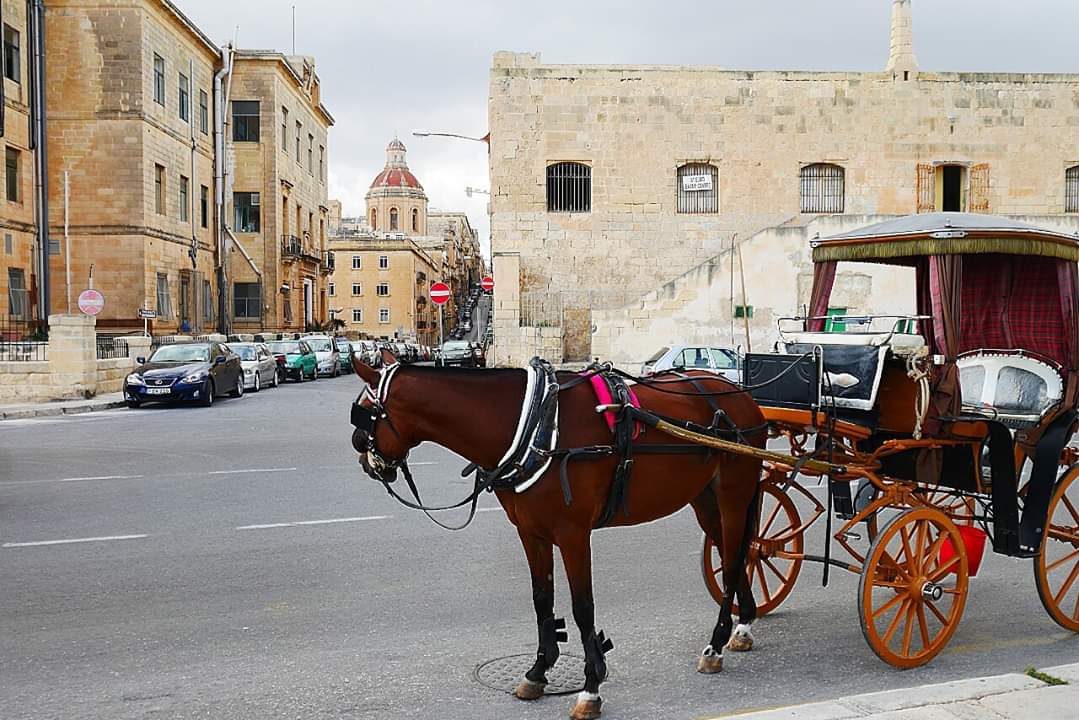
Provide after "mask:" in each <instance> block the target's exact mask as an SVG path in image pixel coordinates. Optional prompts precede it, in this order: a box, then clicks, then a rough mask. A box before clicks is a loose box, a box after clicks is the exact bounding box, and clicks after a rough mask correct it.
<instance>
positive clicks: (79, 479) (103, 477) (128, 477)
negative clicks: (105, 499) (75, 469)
mask: <svg viewBox="0 0 1079 720" xmlns="http://www.w3.org/2000/svg"><path fill="white" fill-rule="evenodd" d="M141 477H146V476H145V475H94V476H92V477H69V478H60V479H59V480H57V481H56V482H82V481H83V480H137V479H138V478H141Z"/></svg>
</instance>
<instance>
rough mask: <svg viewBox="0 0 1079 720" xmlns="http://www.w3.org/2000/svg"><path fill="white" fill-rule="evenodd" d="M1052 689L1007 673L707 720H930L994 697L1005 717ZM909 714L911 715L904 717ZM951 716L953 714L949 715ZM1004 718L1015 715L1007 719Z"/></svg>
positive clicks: (1065, 673)
mask: <svg viewBox="0 0 1079 720" xmlns="http://www.w3.org/2000/svg"><path fill="white" fill-rule="evenodd" d="M1044 672H1045V673H1047V674H1049V675H1051V676H1054V677H1058V678H1061V679H1063V680H1065V681H1069V682H1071V683H1076V682H1079V664H1075V665H1062V666H1058V667H1053V668H1045V669H1044ZM1071 687H1072V688H1074V687H1075V686H1074V685H1072V686H1071ZM1049 690H1053V691H1054V692H1060V691H1062V690H1063V688H1060V687H1057V688H1052V687H1051V686H1049V685H1047V684H1045V683H1043V682H1042V681H1041V680H1037V679H1035V678H1032V677H1029V676H1028V675H1025V674H1021V673H1008V674H1006V675H994V676H990V677H982V678H971V679H968V680H955V681H951V682H944V683H937V684H932V685H921V686H918V687H915V688H904V689H901V690H885V691H883V692H875V693H867V694H864V695H851V696H849V697H844V698H837V699H834V700H824V701H818V702H810V703H804V704H801V705H790V706H785V707H773V708H757V709H746V710H735V711H733V712H729V713H724V714H721V715H715V716H707V718H706V720H719V719H720V718H723V719H724V720H853V719H855V718H869V717H878V716H882V715H883V714H885V713H886V714H887V716H888V717H891V716H892V713H901V712H903V711H907V712H911V711H914V710H916V709H918V708H921V709H923V710H925V711H926V714H925V715H924V716H925V717H937V716H936V715H933V714H932V713H931V712H929V711H930V709H931V708H933V707H939V706H942V705H954V704H956V703H964V702H968V703H969V702H975V703H976V702H978V701H981V700H986V699H989V698H993V700H991V701H990V704H992V705H994V706H1000V707H999V709H997V712H998V713H1000V712H1001V711H1004V712H1007V710H1008V709H1009V708H1008V707H1006V706H1007V705H1009V704H1011V703H1009V701H1008V700H1007V699H1006V698H1007V697H1008V696H1010V695H1011V694H1013V693H1019V694H1022V695H1023V696H1025V695H1026V694H1027V693H1028V692H1030V691H1039V692H1047V691H1049ZM914 691H917V692H914ZM1064 692H1068V691H1064ZM1074 692H1079V688H1076V689H1075V690H1074ZM1019 697H1020V696H1016V698H1014V700H1015V701H1016V702H1017V703H1026V702H1029V699H1024V700H1020V699H1019ZM1047 699H1048V697H1047ZM983 709H984V708H983ZM1017 709H1018V708H1017ZM904 716H906V715H905V714H904ZM910 717H922V715H910ZM949 717H951V716H950V715H949ZM1001 717H1009V716H1008V715H1001Z"/></svg>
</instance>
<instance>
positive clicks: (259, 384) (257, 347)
mask: <svg viewBox="0 0 1079 720" xmlns="http://www.w3.org/2000/svg"><path fill="white" fill-rule="evenodd" d="M229 347H230V348H231V349H232V351H233V352H234V353H236V354H237V355H239V356H240V366H241V367H243V370H244V388H246V389H247V390H253V391H255V392H258V391H259V390H261V389H262V388H263V386H265V385H270V386H271V387H277V385H278V383H279V382H280V377H279V376H278V372H277V360H276V358H274V356H273V355H272V354H271V353H270V349H269V348H268V347H266V345H264V344H263V343H246V342H245V343H229Z"/></svg>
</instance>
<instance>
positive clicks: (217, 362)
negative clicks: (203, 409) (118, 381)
mask: <svg viewBox="0 0 1079 720" xmlns="http://www.w3.org/2000/svg"><path fill="white" fill-rule="evenodd" d="M137 362H138V363H139V366H138V367H136V368H135V370H134V372H132V373H131V374H130V375H128V376H127V378H126V379H125V380H124V400H126V401H127V406H128V407H130V408H137V407H138V406H139V405H141V404H142V403H144V402H173V401H176V400H183V401H194V402H198V403H199V404H201V405H207V406H208V405H212V404H213V402H214V397H215V396H221V395H224V394H225V393H228V394H229V395H230V396H231V397H234V398H238V397H242V396H243V394H244V371H243V367H242V366H241V364H240V356H239V355H237V354H236V353H234V352H232V350H231V349H229V346H228V345H224V344H222V343H216V342H210V343H179V344H176V345H162V346H161V347H159V348H158V349H157V350H155V351H154V354H153V355H152V356H151V357H150V359H149V361H147V360H146V358H141V357H140V358H138V359H137Z"/></svg>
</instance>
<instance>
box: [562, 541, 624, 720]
mask: <svg viewBox="0 0 1079 720" xmlns="http://www.w3.org/2000/svg"><path fill="white" fill-rule="evenodd" d="M558 547H559V549H560V550H561V552H562V564H563V565H565V567H566V578H567V579H568V580H569V589H570V595H572V597H573V620H574V622H576V623H577V629H578V630H580V631H581V644H582V645H584V657H585V660H584V690H582V691H581V692H580V693H579V694H578V695H577V702H576V704H574V706H573V708H572V709H571V710H570V714H569V716H570V718H572V720H593V718H598V717H599V716H600V712H601V707H602V705H603V700H602V699H601V698H600V696H599V686H600V683H602V682H603V681H604V680H606V679H607V663H606V661H605V660H604V657H603V656H604V654H605V653H606V652H607V651H609V650H611V649H612V648H613V647H614V646H613V644H612V643H611V641H610V640H607V639H606V638H605V637H604V636H603V633H602V632H600V633H598V634H597V633H596V606H595V602H594V600H593V597H592V544H591V540H590V538H589V533H587V532H585V533H582V534H580V535H575V536H573V537H572V539H570V540H569V541H567V540H566V539H564V538H560V539H559V542H558Z"/></svg>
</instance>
